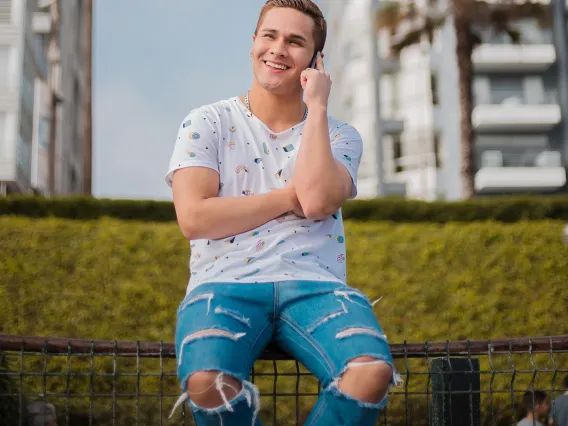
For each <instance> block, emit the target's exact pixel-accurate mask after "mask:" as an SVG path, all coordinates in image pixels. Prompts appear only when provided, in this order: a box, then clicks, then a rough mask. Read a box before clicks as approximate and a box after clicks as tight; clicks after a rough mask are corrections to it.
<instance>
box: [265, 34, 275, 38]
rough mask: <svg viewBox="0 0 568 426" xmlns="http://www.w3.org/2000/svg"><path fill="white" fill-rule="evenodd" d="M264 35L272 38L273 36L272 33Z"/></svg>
mask: <svg viewBox="0 0 568 426" xmlns="http://www.w3.org/2000/svg"><path fill="white" fill-rule="evenodd" d="M264 37H267V38H274V36H273V35H272V34H264Z"/></svg>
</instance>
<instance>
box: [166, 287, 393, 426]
mask: <svg viewBox="0 0 568 426" xmlns="http://www.w3.org/2000/svg"><path fill="white" fill-rule="evenodd" d="M270 341H274V342H275V343H276V344H277V345H278V346H279V347H280V348H281V349H283V350H284V351H286V352H287V353H289V354H290V355H292V356H293V357H294V358H295V359H296V360H298V361H299V362H301V363H302V364H303V365H304V366H305V367H306V368H307V369H308V370H309V371H310V372H311V373H312V374H313V375H314V376H315V377H317V379H318V380H319V381H320V382H321V384H322V389H323V390H322V392H321V393H320V396H319V399H318V402H317V403H316V405H315V407H314V408H313V410H312V412H311V414H310V416H309V418H308V420H307V421H306V423H305V424H306V425H310V426H324V425H325V426H330V425H342V426H351V425H353V426H355V425H358V426H359V425H360V426H366V425H369V426H370V425H375V424H376V422H377V419H378V416H379V412H380V410H381V409H382V408H383V407H384V406H385V405H386V403H387V398H386V397H385V398H384V399H383V400H382V401H380V402H379V403H377V404H373V403H367V402H362V401H358V400H356V399H354V398H353V397H351V396H349V395H346V394H344V393H342V392H341V391H340V390H339V389H338V386H337V383H338V380H339V378H340V377H341V375H342V374H343V372H344V371H345V370H346V369H347V368H350V366H349V362H350V361H351V360H353V359H354V358H357V357H360V356H370V357H373V358H375V359H376V360H375V361H374V362H375V363H386V364H388V365H390V366H391V367H392V368H393V379H392V381H391V383H395V381H396V376H397V374H396V373H395V372H394V366H393V364H392V357H391V353H390V350H389V346H388V343H387V340H386V336H385V335H384V333H383V330H382V329H381V327H380V325H379V323H378V322H377V319H376V317H375V315H374V313H373V310H372V306H371V303H370V301H369V299H368V298H367V296H365V295H364V294H363V293H361V292H360V291H358V290H355V289H353V288H351V287H349V286H347V285H345V284H342V283H335V282H314V281H285V282H274V283H260V284H245V283H243V284H238V283H213V284H202V285H200V286H198V287H196V288H195V289H194V290H193V291H191V292H190V293H189V294H188V295H187V296H186V297H185V299H184V300H183V302H182V303H181V304H180V307H179V309H178V319H177V327H176V338H175V345H176V357H177V365H178V369H177V375H178V378H179V380H180V383H181V388H182V390H183V392H184V393H183V394H182V397H181V398H180V400H178V403H176V407H177V406H178V405H179V404H180V403H182V402H183V401H184V400H185V399H187V400H188V404H189V406H190V408H191V409H192V411H193V416H194V419H195V422H196V424H197V425H198V426H202V425H203V426H205V425H224V426H229V425H230V426H241V425H243V426H244V425H246V426H260V425H261V422H260V420H259V418H258V412H259V409H260V403H259V394H258V390H257V389H256V387H255V386H254V385H253V384H252V383H250V382H249V381H248V379H249V373H250V371H251V369H252V366H253V364H254V362H255V361H256V360H257V358H258V357H259V356H260V355H261V353H262V351H263V350H264V348H265V347H266V345H267V344H268V343H269V342H270ZM198 371H217V372H219V375H218V376H217V380H216V382H215V384H214V385H215V387H216V388H217V389H218V390H219V392H220V393H221V395H222V396H223V399H224V402H225V403H224V404H223V405H221V406H220V407H217V408H202V407H198V406H197V405H196V404H194V403H193V402H192V401H191V398H190V395H188V392H187V389H186V386H187V379H188V378H189V377H190V376H191V375H192V374H193V373H195V372H198ZM223 375H229V376H232V377H234V378H236V379H238V380H240V381H241V383H242V388H241V389H240V392H239V393H238V394H237V395H236V396H235V397H234V398H233V399H232V400H230V401H229V400H228V399H227V398H226V397H225V396H224V394H223V386H224V384H223ZM190 391H191V390H190ZM236 391H239V390H238V389H236ZM190 393H191V392H190ZM174 410H175V407H174Z"/></svg>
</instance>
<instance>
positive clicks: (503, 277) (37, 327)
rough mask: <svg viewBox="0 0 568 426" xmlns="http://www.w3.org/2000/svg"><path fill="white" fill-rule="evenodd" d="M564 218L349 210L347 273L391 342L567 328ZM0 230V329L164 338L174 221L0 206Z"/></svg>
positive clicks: (172, 277) (176, 258) (178, 277)
mask: <svg viewBox="0 0 568 426" xmlns="http://www.w3.org/2000/svg"><path fill="white" fill-rule="evenodd" d="M562 227H563V223H561V222H554V221H549V222H519V223H515V224H502V223H496V222H483V223H471V224H456V223H452V224H443V225H442V224H394V223H384V222H383V223H356V222H349V221H347V223H346V228H347V229H346V243H347V249H348V250H347V253H348V278H349V283H350V284H351V285H352V286H354V287H357V288H359V289H361V290H363V291H365V292H366V293H367V294H368V295H369V297H371V298H378V297H381V296H383V297H384V298H383V300H382V301H381V302H380V303H379V304H378V305H377V313H378V314H379V317H380V318H381V320H382V321H383V322H384V325H385V328H386V329H387V331H388V334H389V337H390V340H391V341H392V342H396V341H399V342H400V341H402V340H404V339H406V340H409V341H423V340H440V339H441V340H445V339H465V338H469V339H486V338H496V337H503V336H505V337H509V336H519V335H521V336H524V335H531V334H532V335H543V334H549V333H554V334H558V333H561V332H566V331H567V328H566V327H567V326H566V324H568V313H567V309H566V300H567V297H568V286H566V283H567V282H568V246H566V245H564V244H563V243H562V239H561V231H562ZM0 241H2V247H1V248H0V259H1V260H0V283H1V286H0V332H2V333H14V334H28V335H29V334H32V335H50V336H64V337H89V338H96V339H119V340H120V339H141V340H161V339H163V340H171V339H173V325H174V321H175V314H176V308H177V306H178V304H179V302H180V301H181V299H182V298H183V295H184V292H185V287H186V282H187V277H188V266H187V265H188V255H189V247H188V243H187V241H186V240H184V238H183V237H182V236H181V233H180V231H179V229H178V227H177V225H176V224H175V223H141V222H133V221H120V220H117V219H101V220H96V221H66V220H63V219H42V220H34V219H29V218H10V217H6V216H4V217H0ZM410 308H411V309H410Z"/></svg>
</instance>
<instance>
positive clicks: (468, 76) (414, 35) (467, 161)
mask: <svg viewBox="0 0 568 426" xmlns="http://www.w3.org/2000/svg"><path fill="white" fill-rule="evenodd" d="M523 17H536V18H537V19H538V20H539V23H540V25H541V27H550V25H551V19H550V13H549V11H548V9H547V5H545V4H542V3H532V2H528V1H527V2H525V3H513V2H512V1H509V0H505V1H503V2H502V3H498V4H489V3H486V2H484V1H476V0H450V3H449V9H448V10H447V11H444V12H434V13H433V12H431V11H430V12H426V13H422V12H419V11H418V9H417V7H416V6H415V5H414V3H413V2H411V3H410V4H409V5H407V6H406V7H404V6H400V3H390V4H388V5H387V6H386V7H384V8H382V9H381V10H380V11H379V14H378V15H377V28H385V27H386V28H389V29H390V30H391V33H394V32H395V31H396V29H397V27H398V26H399V24H400V23H401V22H402V21H404V20H405V19H413V20H415V21H416V22H418V25H416V26H414V27H413V29H412V30H411V31H408V32H407V33H406V34H404V36H403V37H402V38H400V39H394V41H393V43H392V44H391V48H392V50H393V52H395V53H400V51H401V50H402V49H403V48H405V47H407V46H409V45H412V44H415V43H418V42H420V41H421V40H422V39H423V37H427V39H428V40H429V41H430V42H432V39H433V35H434V31H435V30H436V29H437V28H439V27H440V26H441V25H443V24H444V23H445V22H446V19H453V25H454V30H455V34H456V60H457V69H458V85H459V88H458V89H459V99H460V144H461V150H460V151H461V158H460V160H461V161H460V164H461V170H460V175H461V185H462V195H463V197H464V198H466V199H467V198H471V197H473V196H474V195H475V189H474V174H475V160H474V146H475V145H474V142H475V139H474V134H473V125H472V120H471V115H472V110H473V95H472V81H473V64H472V59H471V55H472V53H473V50H474V49H475V47H476V46H477V45H478V44H479V43H481V36H480V35H479V33H478V32H479V29H487V28H490V29H492V30H494V31H497V32H502V33H507V34H508V35H509V37H510V39H511V41H512V42H513V43H519V42H520V34H519V33H518V32H517V31H515V30H513V29H512V28H511V27H510V22H511V21H513V20H515V19H519V18H523Z"/></svg>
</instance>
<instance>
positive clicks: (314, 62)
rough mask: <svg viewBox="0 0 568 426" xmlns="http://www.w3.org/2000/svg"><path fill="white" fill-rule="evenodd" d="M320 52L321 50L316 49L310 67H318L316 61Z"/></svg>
mask: <svg viewBox="0 0 568 426" xmlns="http://www.w3.org/2000/svg"><path fill="white" fill-rule="evenodd" d="M318 53H319V52H317V51H316V53H314V57H313V58H312V62H310V66H309V67H308V68H315V67H316V62H317V59H318Z"/></svg>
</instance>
